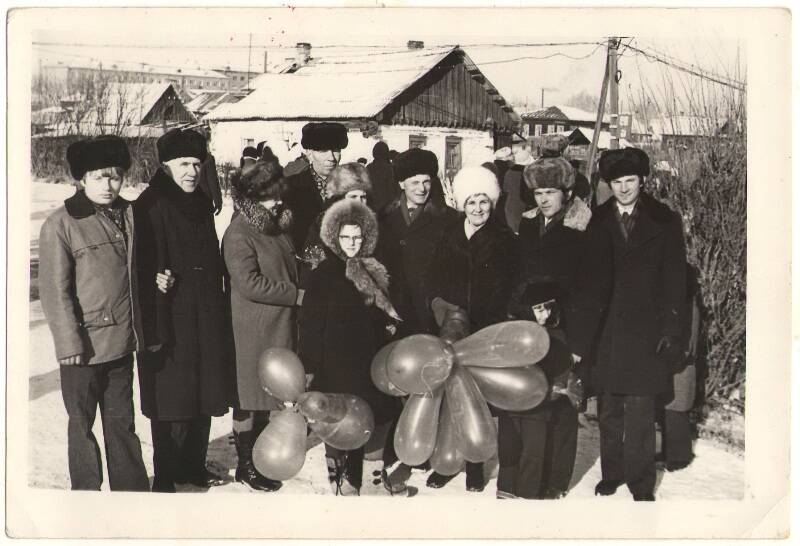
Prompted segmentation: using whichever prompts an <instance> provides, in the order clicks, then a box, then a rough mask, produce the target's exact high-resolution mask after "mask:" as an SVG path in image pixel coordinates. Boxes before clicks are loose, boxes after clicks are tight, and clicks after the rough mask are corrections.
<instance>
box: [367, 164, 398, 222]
mask: <svg viewBox="0 0 800 546" xmlns="http://www.w3.org/2000/svg"><path fill="white" fill-rule="evenodd" d="M367 172H368V173H369V180H370V182H371V183H372V195H370V203H369V205H370V207H371V208H372V210H374V211H376V212H381V211H382V210H383V209H384V208H385V207H386V206H388V205H389V204H391V202H392V201H394V200H395V198H396V197H397V194H398V193H400V186H399V185H398V184H397V182H395V181H394V170H393V169H392V164H391V163H389V161H388V160H386V159H375V160H374V161H373V162H372V163H370V164H369V165H367Z"/></svg>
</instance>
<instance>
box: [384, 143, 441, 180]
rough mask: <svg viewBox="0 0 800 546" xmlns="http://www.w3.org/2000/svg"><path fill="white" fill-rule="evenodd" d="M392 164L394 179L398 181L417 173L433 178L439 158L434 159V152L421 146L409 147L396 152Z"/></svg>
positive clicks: (436, 171)
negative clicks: (398, 152)
mask: <svg viewBox="0 0 800 546" xmlns="http://www.w3.org/2000/svg"><path fill="white" fill-rule="evenodd" d="M392 166H393V167H394V181H395V182H398V183H399V182H402V181H403V180H406V179H408V178H411V177H412V176H416V175H418V174H427V175H428V176H430V177H431V179H433V178H436V177H437V175H438V173H439V160H438V159H436V154H434V153H433V152H431V151H430V150H423V149H422V148H411V149H410V150H406V151H405V152H403V153H401V154H398V155H397V157H396V158H395V159H394V161H393V162H392Z"/></svg>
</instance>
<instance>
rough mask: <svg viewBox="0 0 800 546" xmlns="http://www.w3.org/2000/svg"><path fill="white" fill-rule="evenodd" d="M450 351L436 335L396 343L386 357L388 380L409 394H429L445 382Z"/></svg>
mask: <svg viewBox="0 0 800 546" xmlns="http://www.w3.org/2000/svg"><path fill="white" fill-rule="evenodd" d="M452 367H453V351H452V349H450V346H449V345H448V344H447V343H446V342H444V341H442V340H441V339H439V338H438V337H436V336H431V335H428V334H417V335H413V336H409V337H407V338H405V339H402V340H400V341H398V342H397V345H395V346H394V349H392V352H391V353H390V354H389V359H388V362H387V372H388V376H389V381H390V382H391V383H392V384H393V385H395V386H396V387H397V388H398V389H400V390H402V391H405V392H407V393H409V394H427V395H429V396H430V395H432V394H433V391H435V390H436V388H437V387H439V386H440V385H441V384H442V383H444V382H445V380H447V376H448V375H450V370H451V369H452Z"/></svg>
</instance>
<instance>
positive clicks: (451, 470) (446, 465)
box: [430, 397, 464, 476]
mask: <svg viewBox="0 0 800 546" xmlns="http://www.w3.org/2000/svg"><path fill="white" fill-rule="evenodd" d="M430 461H431V468H433V469H434V470H435V471H436V472H438V473H439V474H441V475H442V476H452V475H454V474H458V473H459V472H461V469H462V468H464V457H462V456H461V454H460V453H459V452H458V437H457V436H456V429H455V426H454V425H453V416H452V415H451V412H450V407H449V406H448V405H447V398H446V397H445V398H444V399H443V400H442V410H441V412H440V413H439V430H438V434H437V436H436V448H435V449H434V450H433V455H431V458H430Z"/></svg>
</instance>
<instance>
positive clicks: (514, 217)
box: [501, 165, 528, 233]
mask: <svg viewBox="0 0 800 546" xmlns="http://www.w3.org/2000/svg"><path fill="white" fill-rule="evenodd" d="M524 169H525V167H523V166H522V165H512V166H511V168H509V169H508V171H506V174H505V177H504V178H502V179H501V182H502V184H503V195H504V196H505V201H504V203H503V212H504V217H505V220H506V224H507V225H508V227H510V228H511V230H512V231H513V232H514V233H519V229H520V228H519V224H520V220H521V219H522V213H523V212H525V210H526V209H527V208H528V206H527V204H526V203H525V202H524V201H523V200H522V193H521V187H522V185H523V184H525V182H524V181H523V180H522V171H523V170H524Z"/></svg>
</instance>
